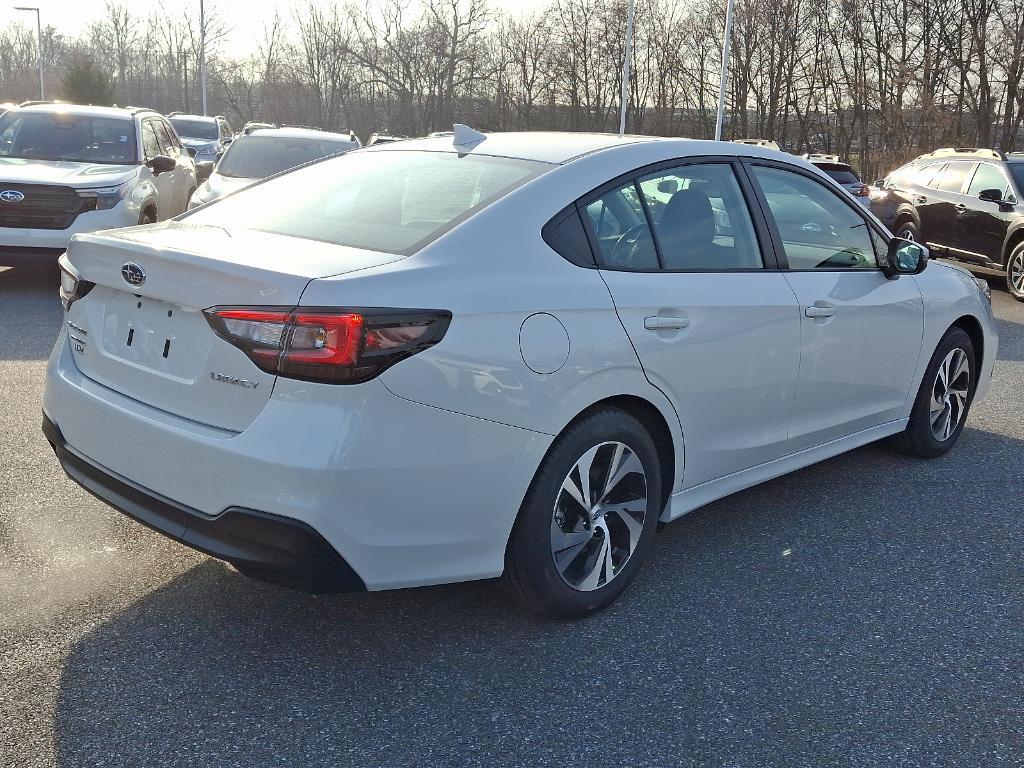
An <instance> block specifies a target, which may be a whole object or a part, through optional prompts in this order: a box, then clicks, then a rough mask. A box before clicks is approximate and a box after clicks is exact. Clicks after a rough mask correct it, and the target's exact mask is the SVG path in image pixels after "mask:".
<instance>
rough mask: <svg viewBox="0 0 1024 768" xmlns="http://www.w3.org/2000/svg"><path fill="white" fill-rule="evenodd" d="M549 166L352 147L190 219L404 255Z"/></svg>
mask: <svg viewBox="0 0 1024 768" xmlns="http://www.w3.org/2000/svg"><path fill="white" fill-rule="evenodd" d="M551 167H552V166H550V165H549V164H547V163H540V162H535V161H532V160H512V159H507V158H497V157H481V156H476V155H465V156H462V157H460V156H459V155H457V154H455V153H452V152H416V151H391V152H350V153H349V154H346V155H343V156H342V157H336V158H332V159H329V160H325V161H323V162H320V163H315V164H313V165H311V166H309V167H307V168H301V169H299V170H297V171H295V172H294V173H288V174H285V175H283V176H279V177H277V178H273V179H269V180H268V181H265V182H263V183H261V184H257V185H255V186H252V187H249V188H248V189H244V190H242V191H241V192H236V193H235V194H233V195H231V196H229V197H226V198H223V199H222V200H219V201H217V202H214V203H212V204H210V205H208V206H205V207H203V208H201V209H197V210H196V212H195V213H193V214H191V215H189V216H188V217H187V218H188V221H189V222H190V223H193V224H213V225H217V226H222V227H240V228H244V229H256V230H259V231H262V232H272V233H274V234H280V235H291V236H292V237H303V238H307V239H310V240H321V241H324V242H328V243H337V244H338V245H348V246H352V247H354V248H366V249H368V250H373V251H384V252H386V253H398V254H409V253H413V252H414V251H416V250H418V249H420V248H422V247H423V246H425V245H426V244H427V243H429V242H430V241H431V240H434V239H435V238H437V237H440V236H441V235H442V234H443V233H444V232H446V231H448V230H449V229H451V228H452V227H454V226H455V225H456V224H458V223H459V222H461V221H463V220H464V219H466V218H468V217H469V216H471V215H472V214H473V213H475V212H476V211H478V210H480V209H481V208H483V207H484V206H486V205H488V204H489V203H491V202H493V201H495V200H497V199H498V198H500V197H502V196H503V195H506V194H508V193H509V192H510V191H512V190H513V189H515V188H516V187H518V186H520V185H522V184H524V183H526V182H527V181H529V180H530V179H532V178H534V177H536V176H538V175H540V174H541V173H543V172H544V171H546V170H548V169H549V168H551Z"/></svg>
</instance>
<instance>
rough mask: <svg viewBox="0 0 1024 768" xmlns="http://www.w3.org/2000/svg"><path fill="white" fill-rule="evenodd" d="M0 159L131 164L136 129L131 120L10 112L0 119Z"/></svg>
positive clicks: (55, 113)
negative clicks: (14, 158)
mask: <svg viewBox="0 0 1024 768" xmlns="http://www.w3.org/2000/svg"><path fill="white" fill-rule="evenodd" d="M0 157H16V158H22V159H25V160H66V161H72V162H81V163H105V164H112V165H125V164H127V163H134V162H135V158H136V154H135V126H134V125H133V123H132V119H131V118H130V117H96V116H93V115H76V114H74V113H70V112H20V111H18V110H11V111H10V112H6V113H5V114H4V115H3V117H0Z"/></svg>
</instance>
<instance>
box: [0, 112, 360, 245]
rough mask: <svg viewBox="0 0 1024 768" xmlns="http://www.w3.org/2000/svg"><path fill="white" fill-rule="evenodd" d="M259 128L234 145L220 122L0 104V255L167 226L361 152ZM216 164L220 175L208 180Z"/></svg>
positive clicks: (296, 132)
mask: <svg viewBox="0 0 1024 768" xmlns="http://www.w3.org/2000/svg"><path fill="white" fill-rule="evenodd" d="M266 126H269V124H266V125H265V126H249V130H248V131H247V132H246V133H244V134H242V135H239V136H237V137H236V134H235V132H234V130H233V129H232V127H231V124H230V123H229V122H228V121H227V119H225V118H224V117H221V116H215V117H208V116H204V115H188V114H182V113H178V112H172V113H171V114H170V115H168V116H166V117H165V116H164V115H161V114H159V113H158V112H156V111H154V110H151V109H144V108H136V107H124V108H118V107H91V106H81V105H75V104H68V103H65V102H24V103H22V104H20V105H17V106H15V105H5V109H4V111H3V112H2V114H0V247H8V248H19V249H23V248H29V249H32V248H35V249H45V250H58V251H63V250H64V249H66V248H67V246H68V243H69V242H70V240H71V238H72V237H73V236H74V235H75V234H78V233H83V232H95V231H98V230H104V229H116V228H119V227H127V226H132V225H138V224H151V223H154V222H157V221H163V220H165V219H170V218H173V217H175V216H178V215H180V214H181V213H183V212H185V211H186V210H187V209H188V208H189V207H190V206H191V207H195V206H196V205H199V204H201V203H204V202H208V201H209V200H212V199H215V198H217V197H220V196H222V195H224V194H227V192H229V191H231V190H233V189H236V188H240V187H242V186H245V185H246V184H249V183H252V182H253V181H256V180H259V179H261V178H264V177H265V176H269V175H272V174H274V173H279V172H281V171H283V170H286V169H288V168H291V167H294V166H296V165H301V164H303V163H306V162H310V161H311V160H315V159H319V158H321V157H324V156H326V155H328V154H336V153H338V152H344V151H348V150H350V149H353V148H356V147H358V146H359V142H358V139H356V138H355V137H354V136H353V135H352V134H351V133H328V132H323V131H311V130H305V129H293V128H276V127H274V126H269V127H266ZM235 144H237V147H235V146H233V145H235ZM222 160H227V165H226V166H225V167H224V168H223V169H222V172H220V173H218V174H216V177H215V178H208V177H210V176H211V174H212V173H213V171H214V168H215V167H216V168H219V167H220V163H221V161H222ZM200 185H201V186H200ZM197 190H198V194H197Z"/></svg>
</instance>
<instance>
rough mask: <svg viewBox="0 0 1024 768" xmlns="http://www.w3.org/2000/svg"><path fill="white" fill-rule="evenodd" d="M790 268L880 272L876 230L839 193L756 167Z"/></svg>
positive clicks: (779, 171)
mask: <svg viewBox="0 0 1024 768" xmlns="http://www.w3.org/2000/svg"><path fill="white" fill-rule="evenodd" d="M752 171H753V174H754V177H755V178H756V179H757V182H758V184H759V185H760V186H761V189H762V191H763V193H764V196H765V198H766V199H767V201H768V207H769V209H770V210H771V214H772V218H773V219H774V220H775V225H776V227H777V228H778V231H779V236H780V237H781V239H782V245H783V248H784V250H785V253H786V260H787V261H788V262H789V268H790V269H875V268H876V267H877V266H878V262H877V259H876V257H875V249H874V242H873V239H872V232H871V228H870V227H869V226H868V224H867V221H865V219H864V218H862V217H861V216H860V215H859V214H858V213H857V212H856V211H854V210H853V208H852V207H850V206H849V205H847V204H846V203H845V202H844V201H843V200H842V199H841V198H840V197H839V196H838V195H837V194H836V193H835V192H833V191H832V190H831V189H829V188H828V187H826V186H825V185H824V184H821V183H819V182H817V181H814V180H813V179H809V178H807V177H806V176H803V175H801V174H799V173H794V172H792V171H785V170H782V169H780V168H768V167H764V166H753V168H752Z"/></svg>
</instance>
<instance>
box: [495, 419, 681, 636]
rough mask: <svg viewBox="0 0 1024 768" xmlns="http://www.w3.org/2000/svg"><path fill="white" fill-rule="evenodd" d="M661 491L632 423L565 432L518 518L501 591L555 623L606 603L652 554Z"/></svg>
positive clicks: (646, 446)
mask: <svg viewBox="0 0 1024 768" xmlns="http://www.w3.org/2000/svg"><path fill="white" fill-rule="evenodd" d="M661 483H662V479H661V471H660V464H659V462H658V453H657V449H656V447H655V445H654V441H653V440H652V439H651V436H650V434H649V433H648V432H647V430H646V428H645V427H644V426H643V424H641V423H640V421H639V420H637V419H636V418H635V417H634V416H632V415H630V414H628V413H625V412H624V411H619V410H617V409H613V408H606V409H601V410H599V411H595V412H594V413H592V414H590V415H588V416H586V417H584V418H583V419H581V420H580V421H578V422H577V423H575V424H573V425H572V426H570V427H569V428H568V429H567V430H566V431H565V432H563V433H562V435H561V436H559V438H558V439H557V440H556V441H555V443H554V445H553V446H552V448H551V450H550V451H549V452H548V455H547V456H546V457H545V458H544V461H543V463H542V464H541V466H540V468H539V469H538V470H537V474H536V476H535V477H534V479H533V483H532V484H531V485H530V489H529V491H528V492H527V494H526V498H525V499H524V500H523V504H522V507H521V508H520V511H519V516H518V517H517V518H516V523H515V526H513V529H512V535H511V536H510V537H509V542H508V547H507V549H506V552H505V573H504V576H503V582H504V584H505V586H506V588H507V589H508V591H509V592H510V593H511V594H512V596H513V597H515V598H516V599H517V600H518V601H519V602H520V603H522V604H523V605H524V606H525V607H526V608H528V609H530V610H532V611H534V612H536V613H540V614H542V615H544V616H550V617H553V618H576V617H580V616H585V615H587V614H589V613H593V612H595V611H598V610H600V609H602V608H604V607H605V606H607V605H609V604H610V603H612V602H613V601H614V600H615V599H616V598H617V597H618V596H619V595H620V594H621V593H622V592H623V590H625V589H626V587H627V586H629V584H630V582H632V580H633V579H634V578H635V577H636V575H637V573H638V572H639V570H640V568H641V566H642V565H643V563H644V561H645V560H646V559H647V557H648V555H649V554H650V550H651V546H652V544H653V541H654V532H655V528H656V526H657V524H658V516H659V514H660V513H661Z"/></svg>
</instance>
